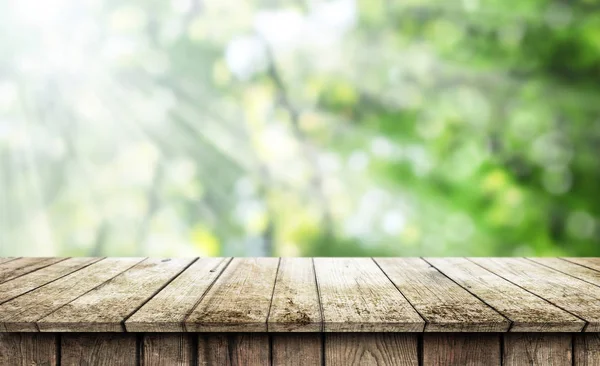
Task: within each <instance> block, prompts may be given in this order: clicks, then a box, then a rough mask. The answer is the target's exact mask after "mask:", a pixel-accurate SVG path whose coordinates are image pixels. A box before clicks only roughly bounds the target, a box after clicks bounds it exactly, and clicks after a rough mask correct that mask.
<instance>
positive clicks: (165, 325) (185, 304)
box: [125, 258, 231, 332]
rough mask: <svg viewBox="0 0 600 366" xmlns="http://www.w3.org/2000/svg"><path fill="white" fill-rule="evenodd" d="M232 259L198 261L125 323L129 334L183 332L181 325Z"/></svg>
mask: <svg viewBox="0 0 600 366" xmlns="http://www.w3.org/2000/svg"><path fill="white" fill-rule="evenodd" d="M230 261H231V258H200V259H198V260H197V261H196V262H194V264H192V265H191V266H190V267H189V268H188V269H186V270H185V271H184V272H183V273H182V274H181V275H179V276H178V277H177V278H176V279H175V280H173V281H172V282H171V283H169V284H168V285H167V287H165V288H164V289H163V290H162V291H160V292H159V293H158V294H156V295H155V296H154V297H153V298H152V299H151V300H150V301H148V302H147V303H146V304H145V305H144V306H142V308H141V309H139V310H138V311H136V312H135V314H133V315H132V316H131V317H130V318H129V319H128V320H127V321H126V322H125V327H126V328H127V331H128V332H185V327H184V321H185V318H186V316H187V315H188V314H190V313H191V312H192V310H193V309H194V307H195V306H196V304H197V303H198V302H199V301H200V299H202V297H203V296H204V294H205V293H206V291H207V290H208V289H209V288H210V286H211V285H212V284H213V282H214V281H215V280H216V278H217V277H218V276H219V275H220V274H221V272H222V271H223V270H224V269H225V267H227V265H228V264H229V262H230Z"/></svg>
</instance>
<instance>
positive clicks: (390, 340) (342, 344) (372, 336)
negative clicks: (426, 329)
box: [325, 333, 419, 366]
mask: <svg viewBox="0 0 600 366" xmlns="http://www.w3.org/2000/svg"><path fill="white" fill-rule="evenodd" d="M417 350H418V345H417V337H416V336H415V335H408V334H399V333H349V334H348V333H333V334H327V335H326V336H325V364H328V365H348V366H354V365H355V366H388V365H389V366H392V365H402V366H417V365H418V364H419V356H418V352H417Z"/></svg>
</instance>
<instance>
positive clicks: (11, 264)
mask: <svg viewBox="0 0 600 366" xmlns="http://www.w3.org/2000/svg"><path fill="white" fill-rule="evenodd" d="M65 259H67V258H41V257H27V258H19V259H15V260H11V261H7V262H5V263H2V264H0V283H2V282H6V281H8V280H12V279H13V278H17V277H20V276H23V275H24V274H27V273H29V272H33V271H36V270H38V269H40V268H44V267H46V266H49V265H51V264H54V263H58V262H60V261H64V260H65Z"/></svg>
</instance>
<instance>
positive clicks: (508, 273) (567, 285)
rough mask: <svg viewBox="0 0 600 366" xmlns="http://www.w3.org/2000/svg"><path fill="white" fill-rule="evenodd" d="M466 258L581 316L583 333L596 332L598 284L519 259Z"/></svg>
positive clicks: (598, 325) (599, 326)
mask: <svg viewBox="0 0 600 366" xmlns="http://www.w3.org/2000/svg"><path fill="white" fill-rule="evenodd" d="M470 260H471V261H473V262H475V263H477V264H479V265H480V266H482V267H484V268H486V269H488V270H490V271H492V272H494V273H496V274H497V275H499V276H501V277H504V278H505V279H507V280H509V281H511V282H512V283H514V284H516V285H518V286H520V287H522V288H524V289H526V290H527V291H530V292H532V293H534V294H536V295H538V296H540V297H542V298H544V299H546V300H548V301H549V302H551V303H552V304H554V305H556V306H558V307H560V308H561V309H564V310H566V311H568V312H570V313H572V314H574V315H576V316H578V317H579V318H582V319H584V320H585V321H587V322H588V325H587V327H586V328H585V329H584V330H585V331H586V332H598V331H600V287H598V286H595V285H592V284H590V283H587V282H585V281H582V280H579V279H577V278H573V277H570V276H567V275H565V274H563V273H560V272H558V271H555V270H553V269H550V268H547V267H544V266H542V265H540V264H537V263H534V262H531V261H529V260H526V259H523V258H470Z"/></svg>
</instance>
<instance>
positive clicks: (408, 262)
mask: <svg viewBox="0 0 600 366" xmlns="http://www.w3.org/2000/svg"><path fill="white" fill-rule="evenodd" d="M375 260H376V262H377V263H378V264H379V266H380V267H381V268H382V269H383V271H384V272H385V273H386V274H387V276H388V277H389V278H390V279H391V280H392V282H393V283H394V284H395V285H396V286H397V287H398V289H400V291H401V292H402V293H403V294H404V296H406V298H407V299H408V301H410V303H411V304H412V306H414V307H415V309H417V311H418V312H419V314H420V315H421V316H422V317H423V318H425V320H426V322H427V324H426V326H425V332H506V331H507V330H508V328H509V326H510V322H509V321H508V320H507V319H506V318H505V317H503V316H502V315H501V314H499V313H498V312H496V311H495V310H493V309H492V308H491V307H490V306H488V305H487V304H485V303H483V302H482V301H481V300H479V299H478V298H476V297H475V296H473V295H472V294H470V293H469V292H468V291H466V290H465V289H463V288H462V287H460V286H458V285H457V284H456V283H454V282H453V281H451V280H450V279H448V278H447V277H446V276H444V275H443V274H442V273H440V272H439V271H438V270H437V269H435V268H434V267H432V266H431V265H430V264H429V263H427V262H425V261H424V260H422V259H421V258H377V259H375Z"/></svg>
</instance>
